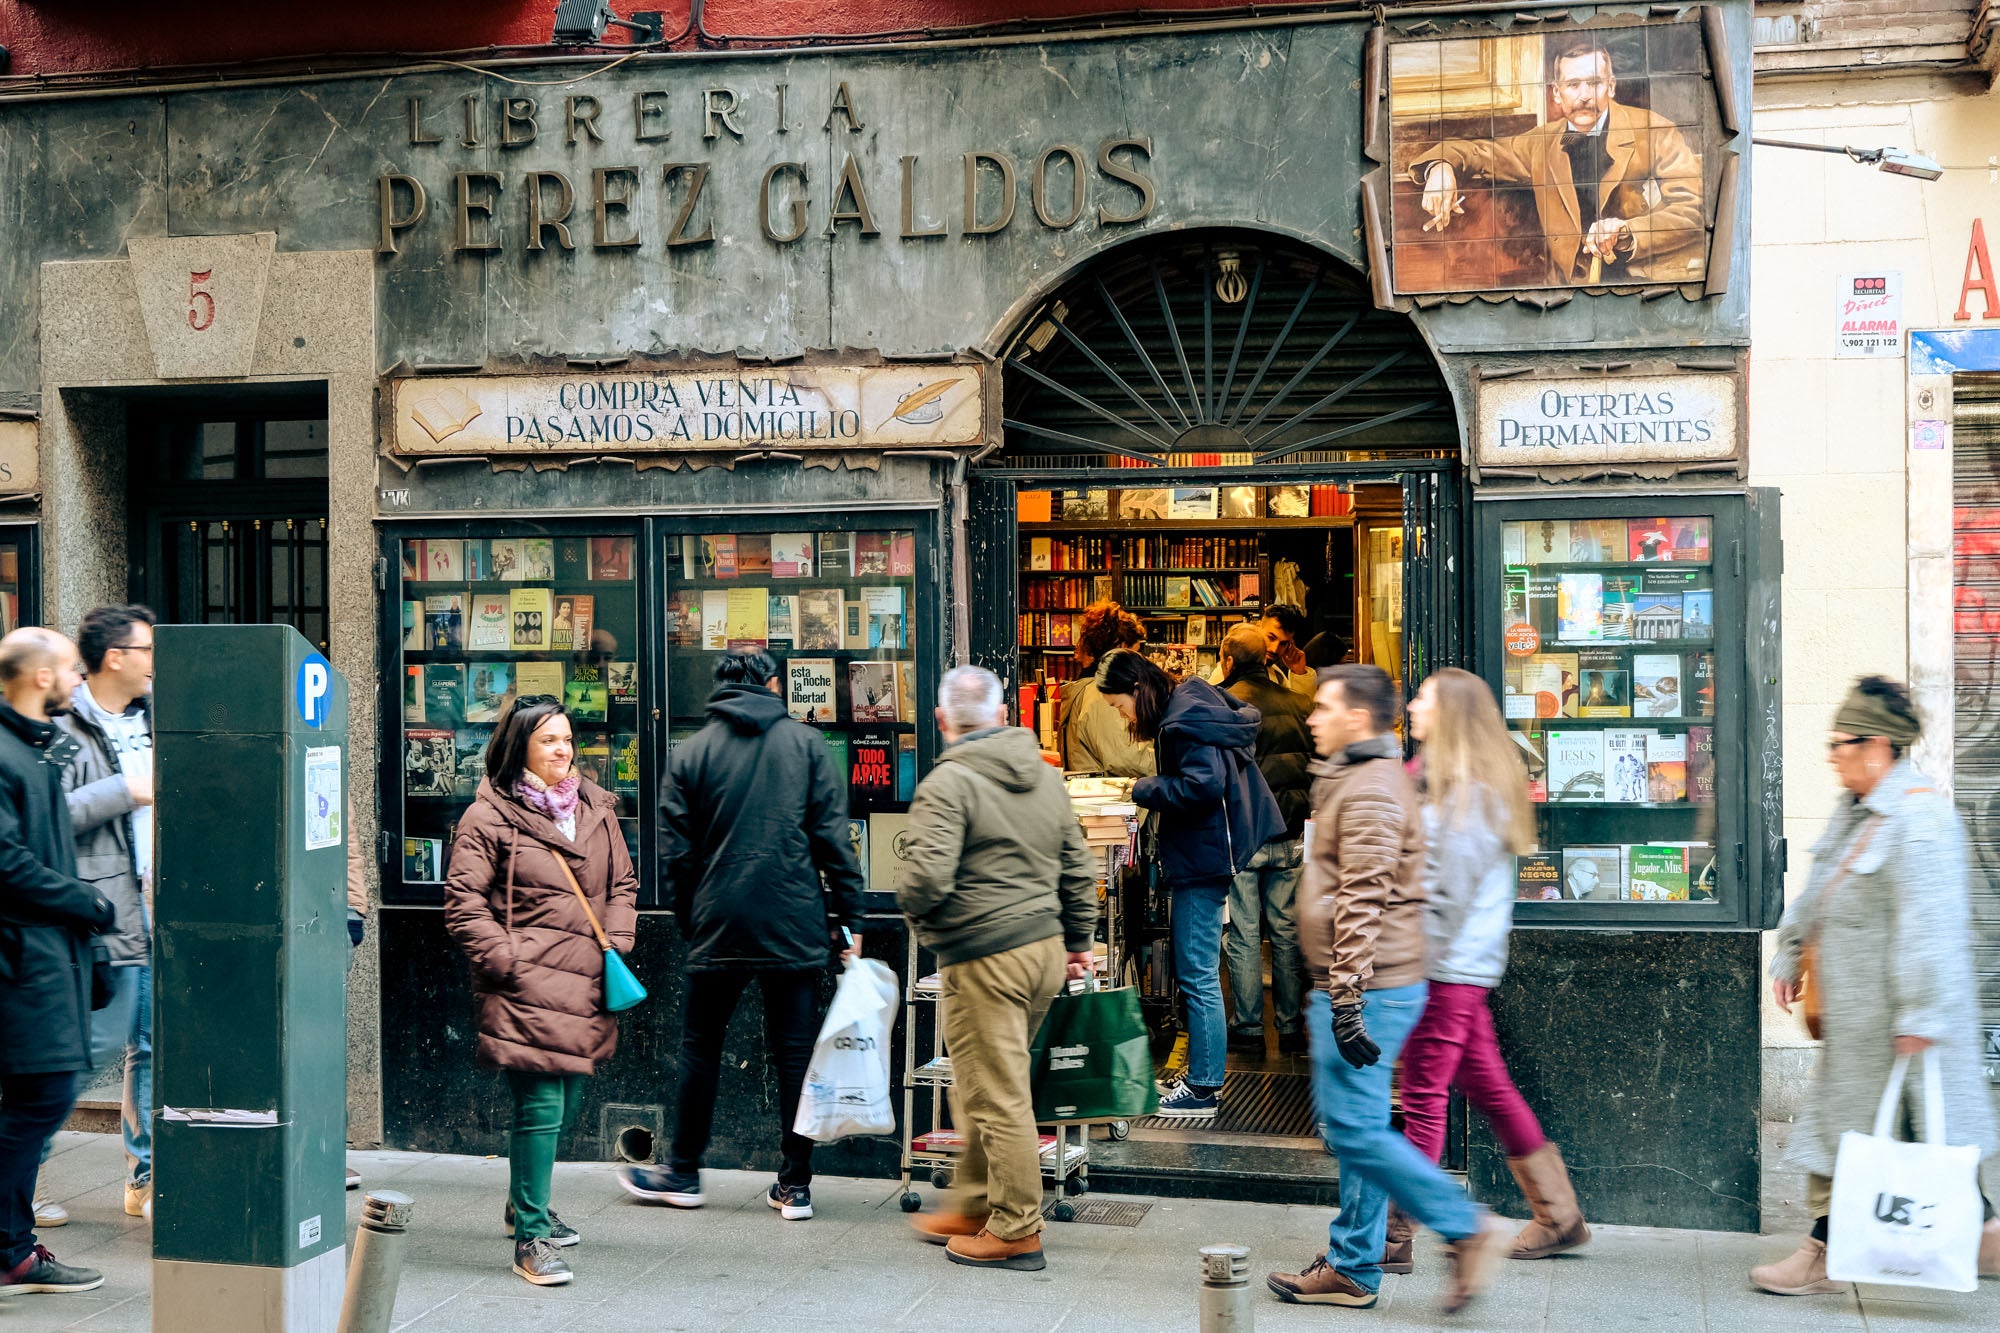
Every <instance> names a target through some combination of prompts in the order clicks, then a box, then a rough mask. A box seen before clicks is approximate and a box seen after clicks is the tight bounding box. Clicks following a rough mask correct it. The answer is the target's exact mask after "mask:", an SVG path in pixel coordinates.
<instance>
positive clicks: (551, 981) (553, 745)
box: [444, 694, 639, 1287]
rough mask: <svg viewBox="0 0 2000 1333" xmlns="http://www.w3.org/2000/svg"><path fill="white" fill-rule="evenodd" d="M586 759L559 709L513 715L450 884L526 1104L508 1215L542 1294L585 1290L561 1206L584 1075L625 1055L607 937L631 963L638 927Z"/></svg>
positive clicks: (498, 730) (451, 923)
mask: <svg viewBox="0 0 2000 1333" xmlns="http://www.w3.org/2000/svg"><path fill="white" fill-rule="evenodd" d="M575 760H576V741H575V738H574V736H573V735H572V734H571V731H570V720H569V713H568V711H567V710H566V709H564V707H563V706H562V704H561V702H560V701H558V700H556V699H554V698H551V697H550V696H548V695H546V694H528V695H523V696H521V697H520V698H518V699H516V700H515V701H514V702H513V703H512V704H510V705H508V707H507V710H506V711H505V712H504V713H502V714H501V715H500V721H499V722H498V723H497V724H496V725H495V726H494V728H493V739H492V740H491V741H489V742H488V743H487V746H486V778H485V780H484V781H482V782H481V783H480V784H479V794H478V795H477V796H476V797H475V798H474V799H473V802H472V805H471V806H470V807H469V808H468V809H467V810H466V812H465V816H464V818H462V819H460V820H459V822H458V833H457V836H456V837H454V838H453V839H452V845H451V865H450V868H449V869H448V870H447V871H446V874H445V905H444V922H445V929H446V930H447V931H449V932H450V934H451V937H452V939H453V941H455V942H456V943H457V945H458V947H459V948H461V949H463V950H464V951H465V956H466V957H467V958H468V959H470V960H471V963H472V992H473V995H474V997H475V1000H476V1002H477V1005H478V1028H479V1045H478V1055H479V1061H480V1063H482V1064H485V1065H490V1066H495V1067H497V1068H500V1069H503V1070H505V1071H506V1073H507V1082H508V1084H509V1085H510V1086H511V1088H512V1090H513V1094H514V1125H513V1130H512V1132H511V1133H510V1134H509V1136H508V1147H507V1157H508V1165H509V1168H510V1170H509V1175H508V1188H507V1207H506V1211H505V1214H504V1218H503V1220H504V1222H505V1224H506V1227H507V1231H508V1234H509V1235H512V1236H513V1237H514V1272H515V1273H516V1274H518V1275H519V1276H520V1277H521V1278H523V1279H524V1280H526V1281H528V1282H531V1283H534V1284H535V1285H536V1286H542V1287H547V1286H559V1285H561V1284H563V1283H566V1282H568V1281H570V1280H571V1278H572V1277H573V1276H574V1274H573V1273H571V1271H570V1268H569V1265H568V1264H566V1263H564V1262H563V1259H562V1256H560V1255H559V1254H557V1253H556V1250H557V1248H558V1247H566V1246H570V1245H575V1244H577V1243H578V1242H579V1241H580V1240H581V1239H582V1237H580V1236H579V1235H578V1234H577V1233H576V1231H575V1229H574V1228H572V1227H569V1226H567V1225H565V1224H564V1222H563V1220H562V1219H561V1218H560V1217H557V1216H556V1214H555V1210H554V1209H553V1208H551V1207H550V1206H549V1190H550V1185H551V1181H552V1178H553V1175H554V1171H555V1161H556V1144H557V1141H558V1140H559V1139H560V1138H561V1136H562V1134H563V1132H564V1131H565V1130H567V1129H568V1128H569V1127H570V1125H571V1124H572V1123H573V1122H574V1121H575V1119H576V1114H577V1112H578V1111H579V1110H580V1109H581V1108H582V1103H583V1080H584V1078H585V1077H586V1076H588V1075H590V1074H594V1073H596V1072H597V1067H598V1066H599V1065H601V1064H603V1063H604V1062H605V1061H606V1060H609V1059H610V1058H611V1056H612V1053H613V1052H614V1051H616V1050H617V1049H618V1020H617V1018H615V1017H614V1016H613V1015H611V1014H608V1013H606V1012H605V1011H604V949H603V946H602V945H601V944H600V943H599V941H598V933H597V929H596V928H597V927H602V929H603V931H604V936H605V938H606V939H607V940H608V941H609V942H610V944H611V947H612V948H614V949H616V950H617V951H618V952H619V953H621V954H624V953H630V952H631V950H632V942H633V933H634V931H635V929H636V928H637V926H638V906H637V905H638V892H639V882H638V878H637V877H636V876H635V875H634V874H633V873H632V853H631V849H630V848H629V847H627V846H626V844H625V833H624V830H622V829H621V828H620V827H619V826H618V802H617V798H616V797H614V796H612V795H611V793H609V792H607V791H605V790H604V789H603V788H601V787H599V786H597V784H595V783H593V782H591V781H590V780H589V779H588V778H585V777H584V776H583V775H582V774H581V773H579V772H577V771H576V767H575ZM579 891H580V893H581V896H579ZM586 900H588V901H587V904H586ZM592 918H595V922H593V920H592Z"/></svg>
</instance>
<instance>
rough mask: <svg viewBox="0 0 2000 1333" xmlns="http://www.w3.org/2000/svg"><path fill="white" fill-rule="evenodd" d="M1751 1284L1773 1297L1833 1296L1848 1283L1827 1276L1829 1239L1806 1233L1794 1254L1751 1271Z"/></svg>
mask: <svg viewBox="0 0 2000 1333" xmlns="http://www.w3.org/2000/svg"><path fill="white" fill-rule="evenodd" d="M1750 1283H1751V1285H1752V1286H1755V1287H1757V1288H1758V1289H1759V1290H1762V1291H1768V1292H1770V1293H1771V1294H1772V1295H1773V1296H1832V1295H1834V1294H1836V1293H1838V1292H1843V1291H1846V1290H1847V1284H1846V1283H1845V1282H1832V1281H1829V1280H1828V1279H1827V1276H1826V1242H1825V1241H1821V1240H1814V1239H1813V1238H1812V1237H1811V1236H1807V1237H1806V1238H1805V1240H1803V1241H1802V1242H1800V1244H1799V1248H1798V1249H1796V1250H1794V1251H1792V1254H1791V1257H1789V1258H1786V1259H1780V1260H1779V1261H1778V1262H1777V1263H1775V1264H1759V1265H1757V1266H1756V1267H1755V1268H1753V1269H1751V1270H1750Z"/></svg>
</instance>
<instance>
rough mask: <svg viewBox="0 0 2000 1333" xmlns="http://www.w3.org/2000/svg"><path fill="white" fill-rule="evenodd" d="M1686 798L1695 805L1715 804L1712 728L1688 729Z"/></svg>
mask: <svg viewBox="0 0 2000 1333" xmlns="http://www.w3.org/2000/svg"><path fill="white" fill-rule="evenodd" d="M1687 798H1688V799H1689V800H1690V801H1693V802H1695V803H1696V804H1697V805H1713V804H1715V728H1714V727H1689V728H1688V732H1687Z"/></svg>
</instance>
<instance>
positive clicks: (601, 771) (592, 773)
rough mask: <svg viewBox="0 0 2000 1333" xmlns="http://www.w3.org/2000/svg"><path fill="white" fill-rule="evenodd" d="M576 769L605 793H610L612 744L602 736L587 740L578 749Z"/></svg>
mask: <svg viewBox="0 0 2000 1333" xmlns="http://www.w3.org/2000/svg"><path fill="white" fill-rule="evenodd" d="M576 769H577V772H579V773H581V774H583V776H585V777H587V778H589V779H590V780H591V781H592V782H594V783H596V784H597V785H598V787H600V788H601V789H603V790H604V791H610V790H611V742H610V741H608V740H606V739H605V738H604V737H602V736H594V737H590V738H588V739H586V740H585V741H584V742H583V743H582V744H581V745H579V746H577V747H576Z"/></svg>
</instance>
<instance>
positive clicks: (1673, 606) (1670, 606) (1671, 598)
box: [1632, 592, 1681, 643]
mask: <svg viewBox="0 0 2000 1333" xmlns="http://www.w3.org/2000/svg"><path fill="white" fill-rule="evenodd" d="M1680 636H1681V595H1680V594H1679V593H1677V592H1641V593H1640V594H1639V595H1638V597H1637V599H1635V600H1634V601H1633V603H1632V637H1633V638H1634V639H1636V640H1639V641H1640V642H1647V643H1650V642H1652V641H1653V640H1656V639H1678V638H1679V637H1680Z"/></svg>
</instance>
